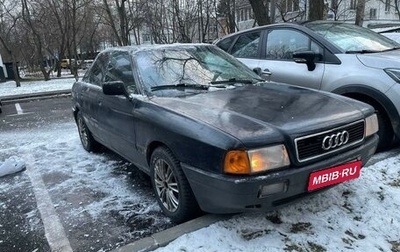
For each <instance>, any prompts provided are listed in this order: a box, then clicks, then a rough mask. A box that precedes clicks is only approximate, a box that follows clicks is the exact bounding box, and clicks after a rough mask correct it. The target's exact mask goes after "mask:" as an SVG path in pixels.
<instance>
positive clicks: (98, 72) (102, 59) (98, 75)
mask: <svg viewBox="0 0 400 252" xmlns="http://www.w3.org/2000/svg"><path fill="white" fill-rule="evenodd" d="M108 58H109V56H108V53H102V54H99V56H98V57H97V58H96V60H95V62H94V63H93V65H92V67H91V68H90V69H89V70H88V71H87V72H86V74H85V76H84V77H83V78H82V80H83V81H84V82H89V83H91V84H94V85H97V86H101V84H102V82H103V79H104V75H105V71H106V65H107V63H108Z"/></svg>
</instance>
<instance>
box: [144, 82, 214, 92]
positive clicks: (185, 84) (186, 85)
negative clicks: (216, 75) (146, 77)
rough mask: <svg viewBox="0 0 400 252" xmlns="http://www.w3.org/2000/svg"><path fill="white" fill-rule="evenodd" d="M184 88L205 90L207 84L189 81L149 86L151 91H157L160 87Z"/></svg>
mask: <svg viewBox="0 0 400 252" xmlns="http://www.w3.org/2000/svg"><path fill="white" fill-rule="evenodd" d="M186 88H191V89H200V90H207V89H208V88H209V86H208V85H201V84H189V83H179V84H174V85H161V86H154V87H151V91H157V90H162V89H177V90H180V89H181V90H184V89H186Z"/></svg>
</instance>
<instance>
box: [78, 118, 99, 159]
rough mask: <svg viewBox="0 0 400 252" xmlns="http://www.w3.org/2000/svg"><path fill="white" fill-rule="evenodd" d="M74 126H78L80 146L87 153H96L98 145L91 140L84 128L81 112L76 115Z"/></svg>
mask: <svg viewBox="0 0 400 252" xmlns="http://www.w3.org/2000/svg"><path fill="white" fill-rule="evenodd" d="M76 124H77V126H78V132H79V137H80V139H81V143H82V146H83V148H84V149H85V150H87V151H89V152H90V151H93V152H95V151H97V150H98V149H99V147H100V144H99V143H98V142H97V141H96V140H95V139H94V138H93V135H92V133H91V132H90V131H89V129H88V127H87V126H86V123H85V120H84V119H83V116H82V114H81V112H78V113H77V115H76Z"/></svg>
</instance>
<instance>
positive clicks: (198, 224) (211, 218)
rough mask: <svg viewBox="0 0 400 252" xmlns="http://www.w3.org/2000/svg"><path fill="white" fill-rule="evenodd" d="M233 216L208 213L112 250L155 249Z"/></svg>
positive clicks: (114, 251)
mask: <svg viewBox="0 0 400 252" xmlns="http://www.w3.org/2000/svg"><path fill="white" fill-rule="evenodd" d="M230 217H232V215H230V214H225V215H215V214H208V215H204V216H201V217H199V218H197V219H194V220H190V221H188V222H185V223H182V224H180V225H177V226H175V227H172V228H169V229H166V230H164V231H161V232H159V233H156V234H153V235H151V236H150V237H146V238H143V239H140V240H137V241H135V242H133V243H130V244H128V245H125V246H122V247H120V248H117V249H115V250H112V251H111V252H136V251H143V252H147V251H153V250H155V249H157V248H160V247H165V246H167V245H168V244H169V243H170V242H172V241H173V240H175V239H176V238H178V237H180V236H182V235H184V234H187V233H190V232H193V231H196V230H198V229H201V228H204V227H207V226H209V225H211V224H213V223H215V222H217V221H222V220H226V219H229V218H230Z"/></svg>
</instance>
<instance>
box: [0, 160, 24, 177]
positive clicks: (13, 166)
mask: <svg viewBox="0 0 400 252" xmlns="http://www.w3.org/2000/svg"><path fill="white" fill-rule="evenodd" d="M25 168H26V166H25V162H24V161H23V160H22V159H20V158H18V157H16V156H11V157H9V158H8V159H6V160H5V161H4V162H3V163H2V164H1V165H0V177H4V176H6V175H10V174H14V173H17V172H20V171H22V170H23V169H25Z"/></svg>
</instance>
